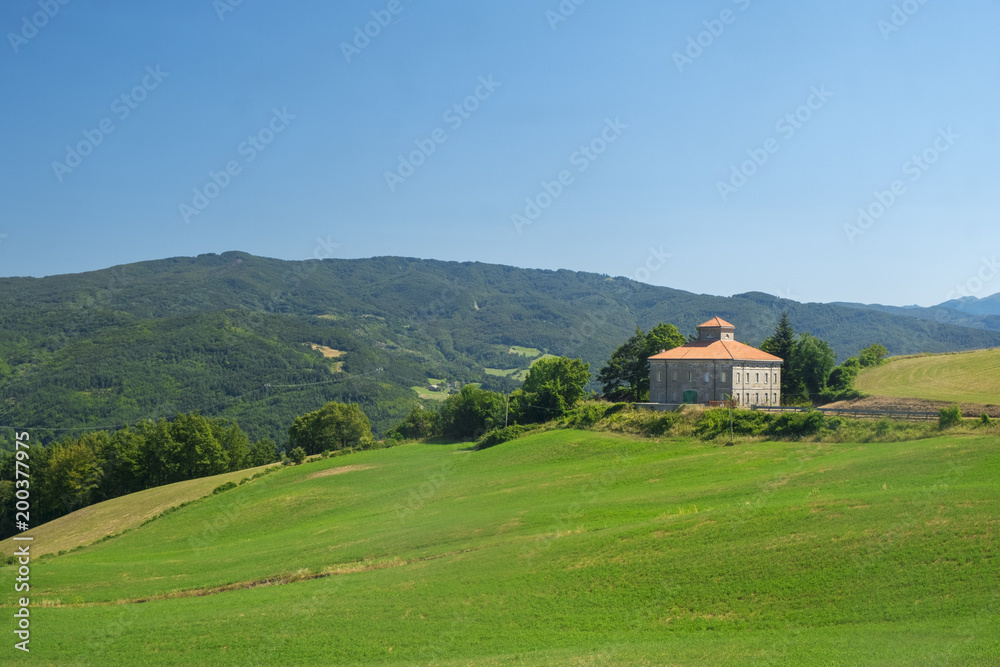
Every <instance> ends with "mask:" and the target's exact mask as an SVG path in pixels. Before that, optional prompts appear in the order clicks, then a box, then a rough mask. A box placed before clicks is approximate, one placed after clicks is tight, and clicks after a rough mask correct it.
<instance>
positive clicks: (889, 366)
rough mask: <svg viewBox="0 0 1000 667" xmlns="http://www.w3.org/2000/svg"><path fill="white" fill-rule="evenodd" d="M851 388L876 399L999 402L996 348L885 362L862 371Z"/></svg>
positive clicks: (999, 350)
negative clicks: (872, 395) (874, 396)
mask: <svg viewBox="0 0 1000 667" xmlns="http://www.w3.org/2000/svg"><path fill="white" fill-rule="evenodd" d="M855 385H856V386H857V388H858V389H860V390H861V391H863V392H865V393H868V394H875V395H877V396H895V397H899V398H922V399H925V400H928V401H949V402H960V403H982V404H991V403H1000V348H994V349H991V350H975V351H973V352H960V353H955V354H928V355H921V356H916V357H900V358H898V359H889V360H888V362H887V363H885V364H883V365H882V366H877V367H874V368H868V369H865V370H863V371H862V372H861V374H860V375H859V376H858V379H857V381H856V382H855Z"/></svg>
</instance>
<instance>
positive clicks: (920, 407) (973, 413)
mask: <svg viewBox="0 0 1000 667" xmlns="http://www.w3.org/2000/svg"><path fill="white" fill-rule="evenodd" d="M951 405H954V403H949V402H948V401H927V400H924V399H922V398H895V397H893V396H867V397H865V398H856V399H854V400H853V401H837V402H836V403H828V404H827V405H823V406H820V407H823V408H836V409H839V410H893V411H897V410H898V411H900V412H903V411H906V412H937V411H938V410H940V409H941V408H947V407H948V406H951ZM961 408H962V414H963V415H964V416H966V417H978V416H979V415H981V414H983V413H984V412H985V413H986V414H988V415H989V416H990V417H1000V405H994V404H990V405H983V404H981V403H962V404H961Z"/></svg>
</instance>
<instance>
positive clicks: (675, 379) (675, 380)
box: [674, 371, 677, 382]
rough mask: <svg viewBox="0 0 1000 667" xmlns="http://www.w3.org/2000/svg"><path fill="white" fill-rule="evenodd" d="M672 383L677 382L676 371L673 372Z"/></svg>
mask: <svg viewBox="0 0 1000 667" xmlns="http://www.w3.org/2000/svg"><path fill="white" fill-rule="evenodd" d="M674 382H677V371H674Z"/></svg>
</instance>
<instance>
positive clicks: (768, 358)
mask: <svg viewBox="0 0 1000 667" xmlns="http://www.w3.org/2000/svg"><path fill="white" fill-rule="evenodd" d="M782 361H783V360H782V359H780V358H779V357H776V356H774V355H773V354H768V353H767V352H763V351H761V350H758V349H757V348H755V347H751V346H749V345H746V344H744V343H740V342H738V341H737V340H736V327H734V326H733V325H732V324H730V323H729V322H726V321H725V320H723V319H721V318H719V317H713V318H712V319H710V320H709V321H708V322H705V323H704V324H701V325H699V326H698V338H697V340H692V341H690V342H688V343H686V344H684V345H681V346H680V347H675V348H674V349H672V350H666V351H664V352H660V353H659V354H655V355H653V356H652V357H650V358H649V400H650V404H649V406H650V407H660V406H663V407H665V406H667V405H680V404H683V403H709V402H711V401H726V400H730V399H732V400H734V401H736V402H737V403H738V404H740V405H745V406H750V405H781V364H782ZM661 409H662V407H661Z"/></svg>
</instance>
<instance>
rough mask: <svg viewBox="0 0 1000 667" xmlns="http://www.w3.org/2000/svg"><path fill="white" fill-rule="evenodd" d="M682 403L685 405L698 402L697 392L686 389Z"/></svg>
mask: <svg viewBox="0 0 1000 667" xmlns="http://www.w3.org/2000/svg"><path fill="white" fill-rule="evenodd" d="M684 402H685V403H697V402H698V392H696V391H695V390H694V389H688V390H687V391H685V392H684Z"/></svg>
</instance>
